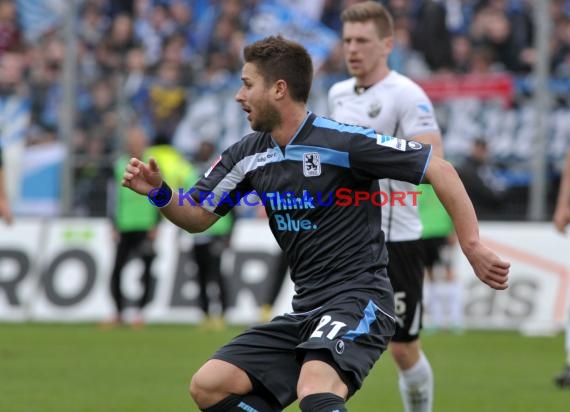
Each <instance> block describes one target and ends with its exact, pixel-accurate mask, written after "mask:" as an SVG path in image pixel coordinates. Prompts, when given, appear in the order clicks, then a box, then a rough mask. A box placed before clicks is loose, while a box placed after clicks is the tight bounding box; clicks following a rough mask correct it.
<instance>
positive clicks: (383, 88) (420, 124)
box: [328, 71, 440, 242]
mask: <svg viewBox="0 0 570 412" xmlns="http://www.w3.org/2000/svg"><path fill="white" fill-rule="evenodd" d="M355 86H356V79H355V78H350V79H347V80H344V81H341V82H338V83H336V84H334V85H333V86H332V87H331V89H330V91H329V101H328V103H329V113H330V116H331V117H332V118H333V119H334V120H336V121H339V122H341V123H349V124H356V125H359V126H364V127H369V128H372V129H374V130H376V132H377V133H381V134H386V135H391V136H395V137H400V138H404V139H409V140H413V138H414V136H418V135H420V134H424V133H433V132H437V133H439V131H440V130H439V126H438V124H437V120H436V118H435V113H434V110H433V106H432V104H431V101H430V100H429V98H428V97H427V95H426V94H425V92H424V91H423V90H422V89H421V88H420V87H419V86H418V85H417V84H416V83H414V82H413V81H412V80H410V79H409V78H408V77H406V76H403V75H401V74H399V73H397V72H395V71H391V72H390V74H389V75H388V76H386V78H384V79H383V80H382V81H380V82H378V83H376V84H375V85H373V86H371V87H369V88H368V89H365V90H364V91H361V92H360V93H358V92H357V91H356V89H355ZM380 190H382V191H383V192H385V193H386V194H387V195H388V196H392V193H394V192H403V193H407V192H408V191H414V190H415V186H414V185H412V184H411V183H407V182H401V181H397V180H392V179H382V180H380ZM389 199H391V197H390V198H389ZM413 200H414V199H413V198H412V197H410V196H406V197H405V200H404V203H405V205H404V206H402V205H400V204H398V203H397V202H395V204H394V205H393V206H391V205H390V202H386V205H385V206H382V231H383V232H384V234H385V236H386V241H389V242H403V241H408V240H417V239H420V238H421V234H422V224H421V221H420V218H419V212H418V207H417V205H416V206H414V205H413Z"/></svg>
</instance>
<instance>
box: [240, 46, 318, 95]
mask: <svg viewBox="0 0 570 412" xmlns="http://www.w3.org/2000/svg"><path fill="white" fill-rule="evenodd" d="M243 56H244V59H245V62H246V63H252V64H254V65H255V66H256V67H257V70H258V71H259V73H260V74H261V76H263V79H264V81H265V83H266V84H271V83H274V82H276V81H277V80H284V81H285V82H286V83H287V87H288V88H289V92H290V95H291V98H292V99H293V100H294V101H297V102H303V103H306V102H307V100H308V99H309V92H310V91H311V83H312V81H313V62H312V60H311V56H310V55H309V52H308V51H307V50H306V49H305V48H304V47H303V46H301V45H300V44H299V43H296V42H294V41H291V40H287V39H285V38H283V37H281V36H270V37H266V38H264V39H262V40H258V41H256V42H255V43H252V44H250V45H248V46H246V47H245V48H244V51H243Z"/></svg>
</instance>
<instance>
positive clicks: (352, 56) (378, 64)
mask: <svg viewBox="0 0 570 412" xmlns="http://www.w3.org/2000/svg"><path fill="white" fill-rule="evenodd" d="M342 42H343V52H344V61H345V63H346V66H347V68H348V71H349V73H350V74H351V75H352V76H354V77H356V78H357V79H358V80H361V81H363V82H365V83H368V82H367V80H369V78H370V77H373V76H374V74H375V72H377V71H378V70H383V69H385V68H387V61H388V55H389V54H390V51H391V50H392V38H391V37H386V38H383V39H381V38H380V37H379V35H378V32H377V31H376V26H375V25H374V22H373V21H371V20H369V21H366V22H346V23H344V25H343V29H342Z"/></svg>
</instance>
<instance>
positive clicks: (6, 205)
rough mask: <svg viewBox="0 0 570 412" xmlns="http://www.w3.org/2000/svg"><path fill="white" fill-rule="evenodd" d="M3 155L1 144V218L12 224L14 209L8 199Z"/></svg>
mask: <svg viewBox="0 0 570 412" xmlns="http://www.w3.org/2000/svg"><path fill="white" fill-rule="evenodd" d="M2 157H3V156H2V146H1V145H0V218H2V219H3V220H4V222H6V223H7V224H11V223H12V210H11V208H10V201H9V200H8V193H7V190H6V187H5V184H4V168H3V160H2Z"/></svg>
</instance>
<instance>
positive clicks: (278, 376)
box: [213, 316, 303, 407]
mask: <svg viewBox="0 0 570 412" xmlns="http://www.w3.org/2000/svg"><path fill="white" fill-rule="evenodd" d="M302 325H303V322H302V321H299V320H297V319H294V318H292V317H288V316H278V317H276V318H274V319H273V320H272V321H271V322H269V323H265V324H261V325H257V326H254V327H252V328H249V329H248V330H246V331H245V332H243V333H242V334H240V335H238V336H237V337H235V338H234V339H233V340H232V341H231V342H229V343H228V344H226V345H224V346H223V347H222V348H220V349H219V350H218V351H217V352H216V353H215V354H214V356H213V359H217V360H223V361H226V362H229V363H231V364H233V365H235V366H236V367H238V368H239V369H241V370H243V371H245V373H246V374H247V376H249V378H250V380H251V382H252V384H253V391H254V392H258V391H261V393H266V392H269V393H270V394H271V395H272V396H273V397H274V398H275V399H276V400H277V401H278V402H279V403H280V404H281V405H282V406H283V407H285V406H287V405H289V404H290V403H292V402H293V401H294V400H295V399H296V397H297V395H296V385H297V381H298V379H299V372H300V369H301V365H300V363H299V362H298V361H297V359H296V347H297V345H298V344H299V343H300V342H301V341H300V338H299V336H300V335H301V332H300V330H301V328H302Z"/></svg>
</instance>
